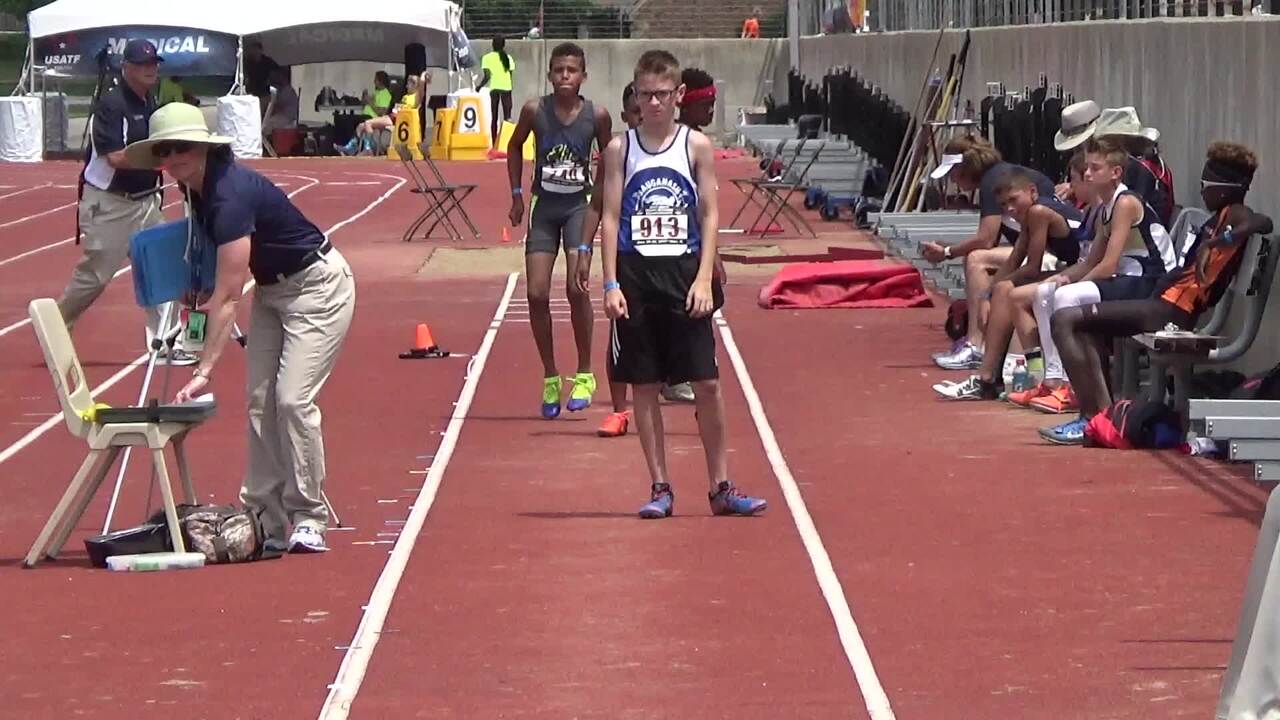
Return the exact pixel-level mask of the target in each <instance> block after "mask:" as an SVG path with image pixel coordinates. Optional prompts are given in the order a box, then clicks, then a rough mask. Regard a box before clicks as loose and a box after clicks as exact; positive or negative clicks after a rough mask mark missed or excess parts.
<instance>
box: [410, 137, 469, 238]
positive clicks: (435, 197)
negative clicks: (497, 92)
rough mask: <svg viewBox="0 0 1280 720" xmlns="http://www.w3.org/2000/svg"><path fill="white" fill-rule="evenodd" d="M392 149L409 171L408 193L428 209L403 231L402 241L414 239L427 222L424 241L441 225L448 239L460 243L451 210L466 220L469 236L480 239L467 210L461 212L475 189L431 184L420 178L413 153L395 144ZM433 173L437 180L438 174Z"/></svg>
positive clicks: (420, 172) (420, 173) (464, 186)
mask: <svg viewBox="0 0 1280 720" xmlns="http://www.w3.org/2000/svg"><path fill="white" fill-rule="evenodd" d="M395 149H396V154H397V155H399V156H400V162H401V163H402V164H403V165H404V167H405V169H406V170H407V171H408V172H409V179H410V180H412V181H413V183H414V187H412V188H409V192H412V193H414V194H415V195H420V196H422V199H423V201H424V202H426V204H427V207H426V209H425V210H423V211H422V214H420V215H418V217H417V219H415V220H414V221H413V222H412V223H410V224H409V227H408V228H407V229H406V230H405V231H404V236H403V238H402V239H403V240H404V241H405V242H409V241H410V240H413V238H414V236H415V235H416V234H418V230H420V229H421V228H422V226H423V225H425V224H426V223H427V221H429V220H430V221H431V224H430V225H429V226H428V227H427V230H426V232H425V233H423V234H422V236H423V238H424V239H429V238H430V237H431V233H432V232H434V231H435V229H436V227H437V226H440V225H441V224H443V226H444V230H445V233H446V234H447V235H448V239H450V240H454V241H458V240H461V239H462V233H461V232H459V231H458V227H457V225H455V224H454V222H453V220H452V218H451V217H450V215H451V214H452V213H453V211H454V210H456V211H457V212H459V213H461V215H462V217H463V219H464V220H466V223H467V225H468V227H470V228H471V232H472V234H474V235H475V237H477V238H478V237H480V233H479V232H477V231H476V228H475V225H472V224H471V220H470V219H469V218H468V217H467V214H466V210H464V209H463V208H462V205H461V203H462V200H464V199H466V197H467V196H468V195H470V194H471V192H472V191H473V190H475V188H476V186H475V185H447V184H445V183H444V182H443V181H441V182H438V183H437V184H435V185H433V184H432V183H431V182H430V181H429V180H428V179H427V177H426V176H425V175H423V173H422V171H421V170H419V169H418V165H417V163H416V162H415V161H414V159H413V153H412V152H411V151H410V150H409V147H408V146H406V145H403V144H399V143H397V144H396V145H395ZM423 157H424V159H426V160H427V162H428V163H430V159H429V158H427V156H426V155H425V154H424V155H423ZM428 167H432V168H433V169H434V165H429V166H428ZM433 174H435V175H436V176H437V178H438V179H439V174H438V171H437V172H435V173H433Z"/></svg>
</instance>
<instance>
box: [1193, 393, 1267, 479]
mask: <svg viewBox="0 0 1280 720" xmlns="http://www.w3.org/2000/svg"><path fill="white" fill-rule="evenodd" d="M1190 417H1191V427H1192V429H1193V430H1195V431H1197V433H1198V434H1199V435H1201V436H1203V437H1208V438H1211V439H1213V440H1219V441H1226V444H1227V457H1228V458H1229V459H1231V460H1238V461H1245V462H1252V463H1253V479H1254V480H1257V481H1259V482H1265V481H1271V482H1275V481H1280V400H1192V401H1191V408H1190Z"/></svg>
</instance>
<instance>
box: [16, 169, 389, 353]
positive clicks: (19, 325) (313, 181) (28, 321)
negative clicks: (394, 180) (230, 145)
mask: <svg viewBox="0 0 1280 720" xmlns="http://www.w3.org/2000/svg"><path fill="white" fill-rule="evenodd" d="M289 177H301V178H302V179H304V180H310V181H311V182H310V184H308V185H303V186H302V187H300V188H298V189H297V190H294V191H293V192H291V193H289V197H290V198H292V197H294V196H296V195H297V194H298V193H300V192H302V191H303V190H307V189H309V188H312V187H315V186H316V185H319V184H320V181H319V180H317V179H315V178H311V177H303V176H301V175H292V176H289ZM382 200H383V198H379V199H377V200H375V201H374V202H375V203H380V202H382ZM181 203H182V201H181V200H176V201H174V202H171V203H169V204H168V205H165V206H164V207H162V208H161V209H162V210H165V209H168V208H171V207H173V206H174V205H179V204H181ZM368 210H369V208H365V210H364V211H363V212H368ZM338 227H340V225H335V226H334V228H333V229H331V230H330V231H329V232H333V230H334V229H337V228H338ZM72 240H75V238H74V237H69V238H67V239H66V240H62V241H60V242H56V243H53V244H51V245H45V246H44V247H40V248H36V249H35V250H28V251H27V252H25V253H22V254H21V255H15V256H13V257H11V258H9V259H7V260H0V266H3V265H7V264H8V263H11V262H13V261H15V260H20V259H22V258H24V257H26V256H28V255H34V254H35V253H38V252H42V251H44V250H48V249H50V248H55V247H57V246H59V245H65V244H67V243H69V242H71V241H72ZM131 269H132V268H131V267H130V266H128V265H126V266H124V267H122V268H120V269H119V270H117V271H116V273H115V274H114V275H112V276H111V279H112V280H115V279H116V278H118V277H120V276H121V275H124V274H125V273H127V272H129V271H130V270H131ZM30 324H31V318H23V319H22V320H19V321H17V322H15V323H12V324H10V325H6V326H4V327H3V328H0V337H4V336H5V335H8V334H9V333H11V332H13V331H14V330H17V329H18V328H22V327H26V326H27V325H30Z"/></svg>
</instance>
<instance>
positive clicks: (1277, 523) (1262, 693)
mask: <svg viewBox="0 0 1280 720" xmlns="http://www.w3.org/2000/svg"><path fill="white" fill-rule="evenodd" d="M1277 539H1280V492H1272V493H1271V497H1270V498H1269V499H1268V500H1267V512H1266V514H1265V515H1264V516H1263V517H1262V527H1261V528H1259V529H1258V543H1257V545H1256V546H1255V547H1254V549H1253V563H1252V564H1251V565H1250V566H1249V579H1248V581H1246V583H1245V587H1244V602H1243V603H1242V604H1241V607H1240V622H1239V625H1238V627H1237V628H1236V639H1235V642H1234V643H1233V644H1232V646H1231V663H1230V664H1229V665H1227V672H1226V674H1225V675H1224V676H1223V678H1222V693H1221V696H1220V698H1219V700H1218V713H1217V715H1216V717H1217V720H1275V718H1280V673H1278V672H1276V667H1277V666H1278V665H1280V555H1277V554H1276V549H1277V548H1276V543H1277Z"/></svg>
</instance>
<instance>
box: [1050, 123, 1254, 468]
mask: <svg viewBox="0 0 1280 720" xmlns="http://www.w3.org/2000/svg"><path fill="white" fill-rule="evenodd" d="M1257 170H1258V159H1257V156H1255V155H1254V153H1253V151H1251V150H1249V148H1247V147H1245V146H1243V145H1238V144H1236V143H1229V142H1215V143H1213V144H1212V145H1210V146H1209V150H1208V152H1207V157H1206V159H1205V164H1204V171H1203V172H1202V173H1201V176H1200V177H1201V180H1200V197H1201V199H1202V200H1203V201H1204V206H1205V208H1207V209H1208V210H1209V212H1210V213H1212V217H1210V218H1209V220H1208V222H1206V223H1205V224H1204V225H1203V226H1202V227H1201V228H1200V230H1199V232H1198V233H1197V235H1196V239H1195V242H1194V243H1193V244H1192V246H1191V248H1190V249H1189V250H1188V251H1187V254H1186V259H1185V260H1184V262H1183V264H1182V267H1180V268H1178V269H1175V270H1173V271H1172V272H1169V273H1168V274H1166V275H1164V276H1163V277H1161V278H1160V279H1159V281H1158V282H1157V284H1156V287H1155V291H1154V292H1153V293H1152V294H1151V296H1150V297H1148V298H1145V299H1140V300H1115V301H1111V302H1095V303H1093V304H1090V305H1085V306H1084V307H1078V308H1068V309H1066V310H1062V311H1059V312H1057V313H1055V314H1054V316H1053V337H1054V340H1055V341H1056V342H1057V345H1058V352H1059V353H1061V355H1062V363H1063V365H1064V366H1065V367H1066V370H1067V376H1068V377H1069V378H1070V379H1071V385H1072V387H1073V388H1074V390H1075V394H1076V398H1077V400H1078V401H1079V403H1080V413H1081V415H1080V418H1079V419H1077V420H1073V421H1071V422H1069V423H1065V424H1063V425H1060V426H1057V427H1053V428H1045V429H1044V430H1041V431H1040V434H1041V435H1042V436H1043V437H1044V438H1045V439H1047V440H1049V441H1050V442H1054V443H1058V444H1080V443H1082V442H1083V441H1084V425H1085V423H1086V422H1087V421H1088V419H1089V418H1091V417H1093V416H1094V415H1095V414H1097V413H1099V412H1101V411H1102V409H1103V408H1105V407H1107V406H1109V405H1110V404H1111V394H1110V392H1109V391H1108V390H1107V382H1106V376H1105V374H1104V371H1103V362H1102V356H1101V354H1100V352H1099V347H1100V346H1101V341H1102V340H1103V339H1104V338H1106V337H1127V336H1130V335H1134V334H1137V333H1144V332H1155V331H1157V330H1162V329H1164V328H1165V327H1167V326H1168V325H1171V324H1172V325H1175V326H1177V327H1179V328H1182V329H1184V330H1186V329H1191V328H1193V327H1195V324H1196V320H1197V319H1198V318H1199V317H1200V313H1202V312H1203V311H1204V310H1206V309H1208V308H1210V307H1213V305H1214V304H1215V303H1217V302H1218V300H1219V298H1221V297H1222V294H1223V293H1224V292H1225V291H1226V289H1227V286H1228V285H1230V284H1231V280H1232V278H1233V277H1235V274H1236V271H1237V270H1238V269H1239V268H1240V261H1241V259H1242V257H1243V253H1242V249H1243V248H1244V245H1245V243H1246V242H1247V241H1248V239H1249V236H1250V235H1254V234H1259V233H1260V234H1263V235H1266V234H1268V233H1270V232H1271V219H1270V218H1268V217H1267V216H1266V215H1261V214H1258V213H1255V212H1254V211H1253V210H1251V209H1250V208H1249V207H1248V206H1247V205H1245V204H1244V200H1245V195H1246V194H1247V193H1248V191H1249V185H1250V184H1251V183H1252V182H1253V176H1254V173H1255V172H1257ZM1103 299H1104V300H1105V297H1104V298H1103Z"/></svg>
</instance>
